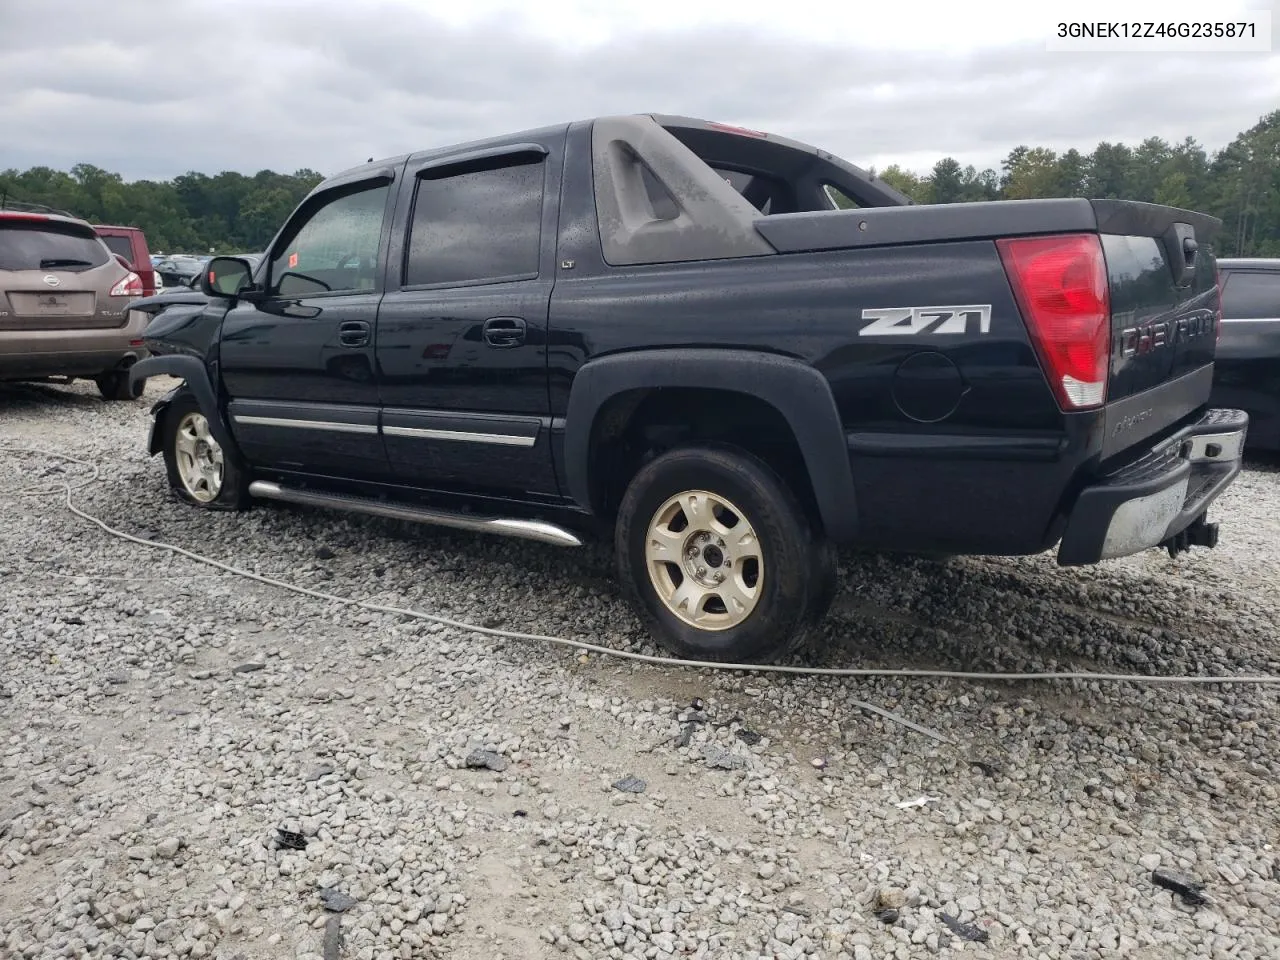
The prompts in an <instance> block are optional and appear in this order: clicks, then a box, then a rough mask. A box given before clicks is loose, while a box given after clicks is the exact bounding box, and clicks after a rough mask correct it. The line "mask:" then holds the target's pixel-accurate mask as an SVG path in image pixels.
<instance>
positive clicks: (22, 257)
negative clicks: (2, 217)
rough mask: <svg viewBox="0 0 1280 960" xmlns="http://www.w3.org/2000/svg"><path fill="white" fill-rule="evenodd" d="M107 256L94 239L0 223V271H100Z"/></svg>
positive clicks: (47, 226)
mask: <svg viewBox="0 0 1280 960" xmlns="http://www.w3.org/2000/svg"><path fill="white" fill-rule="evenodd" d="M110 259H111V255H110V254H109V253H108V252H107V248H106V246H105V245H104V244H103V243H102V241H101V240H100V239H98V237H96V236H93V237H88V236H85V235H84V234H83V233H81V232H78V231H75V230H74V228H68V229H62V228H59V227H57V226H51V225H50V224H47V223H0V270H63V271H71V272H73V273H74V272H76V271H79V270H89V269H91V268H93V267H100V266H102V265H103V264H104V263H106V262H107V261H108V260H110Z"/></svg>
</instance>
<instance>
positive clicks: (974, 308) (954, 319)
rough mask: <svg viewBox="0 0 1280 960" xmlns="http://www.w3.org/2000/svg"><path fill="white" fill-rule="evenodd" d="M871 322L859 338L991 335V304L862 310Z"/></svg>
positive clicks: (863, 317)
mask: <svg viewBox="0 0 1280 960" xmlns="http://www.w3.org/2000/svg"><path fill="white" fill-rule="evenodd" d="M862 319H863V320H870V321H871V322H870V323H868V324H867V325H866V326H865V327H863V328H862V329H861V330H859V331H858V336H860V337H900V336H903V335H904V334H905V335H907V336H910V335H912V334H917V333H975V332H976V333H990V332H991V304H989V303H979V304H971V305H969V306H963V307H880V308H878V309H875V310H863V311H862Z"/></svg>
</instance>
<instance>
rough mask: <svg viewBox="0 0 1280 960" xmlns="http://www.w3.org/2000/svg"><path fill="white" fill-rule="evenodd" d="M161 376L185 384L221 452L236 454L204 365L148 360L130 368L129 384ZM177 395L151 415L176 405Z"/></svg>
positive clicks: (171, 358) (174, 358)
mask: <svg viewBox="0 0 1280 960" xmlns="http://www.w3.org/2000/svg"><path fill="white" fill-rule="evenodd" d="M161 375H167V376H170V377H177V378H178V379H179V380H183V381H185V382H186V388H187V389H188V390H189V391H190V392H191V395H192V396H193V397H195V400H196V405H197V406H199V407H200V412H201V413H203V414H204V417H205V419H206V420H208V421H209V432H210V433H211V434H213V439H215V440H217V441H218V444H219V446H221V447H222V449H224V450H235V449H236V446H235V441H234V440H233V439H232V437H231V431H230V430H228V429H227V422H226V420H225V419H224V418H223V416H222V409H221V408H220V407H219V406H218V397H217V394H216V393H215V392H214V389H213V381H212V380H211V379H210V378H209V370H208V368H207V367H206V366H205V365H204V362H203V361H202V360H200V359H199V358H197V357H185V356H182V355H164V356H159V357H148V358H147V359H145V360H139V361H138V362H137V363H135V364H134V365H133V366H132V367H130V368H129V383H130V384H131V385H133V384H136V383H137V382H138V381H139V380H145V379H147V378H148V377H156V376H161ZM175 394H176V391H175V392H174V393H170V394H169V395H167V396H166V397H165V398H164V399H163V400H161V401H160V402H159V403H157V404H156V405H155V406H154V407H152V408H151V412H152V414H158V413H160V412H162V411H163V409H164V407H167V406H168V405H169V404H170V403H171V402H172V401H173V397H174V396H175Z"/></svg>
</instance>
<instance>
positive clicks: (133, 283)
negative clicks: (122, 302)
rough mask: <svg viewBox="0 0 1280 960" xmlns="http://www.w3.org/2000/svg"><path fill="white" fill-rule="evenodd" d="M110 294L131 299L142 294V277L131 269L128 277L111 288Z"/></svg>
mask: <svg viewBox="0 0 1280 960" xmlns="http://www.w3.org/2000/svg"><path fill="white" fill-rule="evenodd" d="M110 296H113V297H129V298H130V299H135V298H137V297H140V296H142V278H141V277H140V276H138V275H137V274H136V273H133V272H132V271H130V273H129V275H128V276H127V277H125V278H124V279H123V280H121V281H120V282H119V283H117V284H116V285H115V286H114V287H112V288H111V293H110Z"/></svg>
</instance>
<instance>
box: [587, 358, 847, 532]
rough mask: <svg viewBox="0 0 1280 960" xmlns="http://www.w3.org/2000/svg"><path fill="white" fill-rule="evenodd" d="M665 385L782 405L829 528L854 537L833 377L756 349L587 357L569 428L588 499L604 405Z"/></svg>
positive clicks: (795, 361)
mask: <svg viewBox="0 0 1280 960" xmlns="http://www.w3.org/2000/svg"><path fill="white" fill-rule="evenodd" d="M664 387H700V388H703V389H712V390H723V391H726V392H728V393H739V394H745V395H749V396H752V397H755V398H757V399H760V400H763V401H765V402H766V403H768V404H769V405H770V406H772V407H773V408H774V409H776V410H777V411H778V412H779V413H780V414H782V417H783V419H785V420H786V422H787V424H788V425H789V426H790V427H791V432H792V433H793V434H794V435H795V438H796V441H797V442H798V443H799V445H800V452H801V455H802V456H803V457H804V464H805V468H806V469H807V471H808V473H809V482H810V484H811V485H812V487H813V493H814V497H815V499H816V500H817V503H818V511H819V514H820V515H821V518H822V524H823V527H824V528H825V529H826V531H827V534H828V536H830V537H831V538H832V539H833V540H835V541H837V542H848V541H850V540H853V539H854V537H855V536H856V533H857V527H858V514H857V504H856V499H855V496H854V486H853V470H852V468H851V467H850V464H849V446H848V441H847V440H846V439H845V431H844V426H843V424H842V423H841V422H840V414H839V411H838V410H837V408H836V401H835V397H834V395H833V394H832V393H831V385H830V384H829V383H828V382H827V378H826V377H824V376H823V375H822V374H821V373H820V372H819V371H818V370H816V369H814V368H813V367H812V366H810V365H809V364H807V363H804V362H802V361H800V360H795V359H792V358H790V357H782V356H778V355H776V354H769V353H759V352H755V351H751V350H730V349H725V350H719V349H678V350H677V349H661V350H637V351H634V352H628V353H619V354H611V355H609V356H605V357H601V358H600V359H598V360H590V361H588V362H587V363H585V364H583V366H582V367H581V368H579V370H578V372H577V374H576V375H575V376H574V378H573V385H572V387H571V388H570V391H569V404H568V409H567V410H566V412H565V428H564V430H565V435H564V463H565V479H566V482H567V485H568V488H569V495H570V496H571V497H572V498H573V500H574V501H575V502H576V503H577V504H578V505H579V506H580V507H582V508H583V509H586V510H588V511H589V510H591V479H592V478H591V434H592V431H593V430H594V427H595V421H596V415H597V414H598V413H599V412H600V409H601V407H603V406H604V404H605V403H607V402H608V401H609V400H610V398H612V397H615V396H617V395H618V394H621V393H625V392H627V391H629V390H638V389H646V388H649V389H652V388H664Z"/></svg>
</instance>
